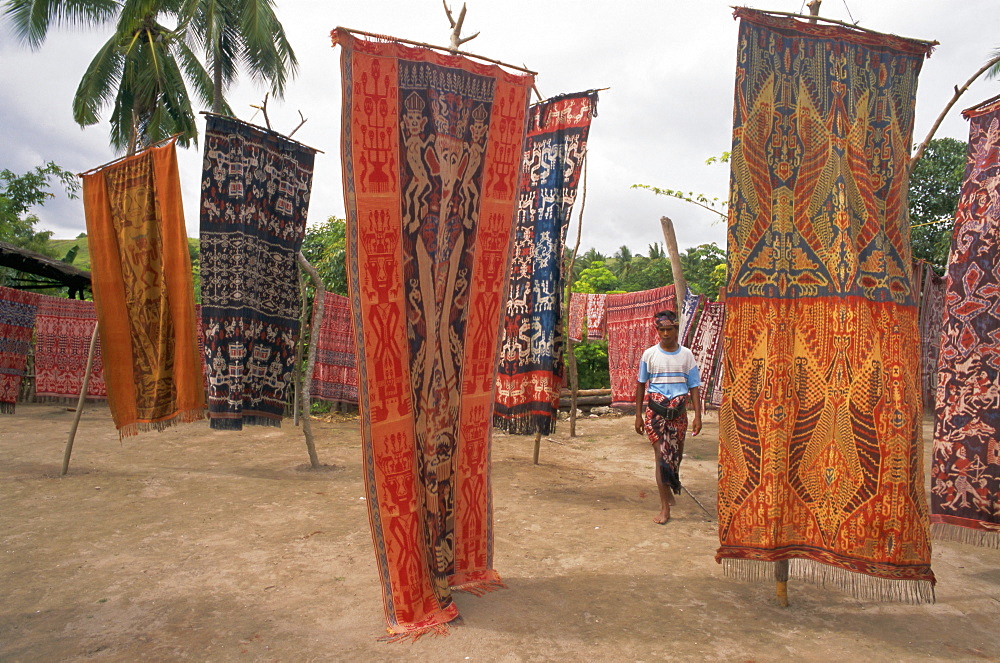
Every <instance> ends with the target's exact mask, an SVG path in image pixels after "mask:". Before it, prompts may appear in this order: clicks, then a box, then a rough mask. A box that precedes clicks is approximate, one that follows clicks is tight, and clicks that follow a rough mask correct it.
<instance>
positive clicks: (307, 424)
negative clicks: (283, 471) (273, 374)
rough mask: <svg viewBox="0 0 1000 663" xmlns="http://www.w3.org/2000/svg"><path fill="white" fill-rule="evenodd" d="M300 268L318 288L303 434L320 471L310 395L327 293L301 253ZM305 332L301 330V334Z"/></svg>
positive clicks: (313, 463) (303, 403) (304, 391)
mask: <svg viewBox="0 0 1000 663" xmlns="http://www.w3.org/2000/svg"><path fill="white" fill-rule="evenodd" d="M298 259H299V266H300V267H302V269H304V270H305V271H306V273H307V274H309V278H311V279H312V282H313V285H314V286H315V287H316V296H315V298H314V299H313V314H312V323H311V324H310V326H309V360H308V361H307V362H306V372H305V376H304V377H303V379H302V398H301V399H300V400H301V406H302V432H303V433H304V434H305V437H306V449H307V450H308V451H309V464H310V465H311V466H312V468H313V469H314V470H315V469H319V456H317V455H316V443H315V442H314V441H313V432H312V422H311V420H310V419H309V411H310V410H311V409H312V396H311V395H310V393H309V392H310V391H311V386H310V383H311V382H312V374H313V368H314V367H315V366H316V345H317V343H318V342H319V327H320V325H321V324H322V322H323V299H324V297H325V296H326V291H325V289H324V288H323V280H322V279H320V277H319V272H317V271H316V268H315V267H313V266H312V265H310V264H309V261H308V260H306V257H305V256H304V255H302V252H301V251H299V255H298ZM304 331H305V330H302V329H300V330H299V334H302V333H303V332H304Z"/></svg>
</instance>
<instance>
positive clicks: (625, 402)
mask: <svg viewBox="0 0 1000 663" xmlns="http://www.w3.org/2000/svg"><path fill="white" fill-rule="evenodd" d="M605 309H606V313H605V315H606V316H607V325H608V371H609V373H610V374H611V405H612V407H616V408H620V409H623V410H628V411H632V410H634V409H635V385H636V379H635V378H636V373H637V371H638V370H639V359H641V358H642V353H643V352H645V350H646V348H648V347H650V346H651V345H654V344H656V343H657V342H658V341H659V337H658V336H657V335H656V327H655V326H654V325H653V314H655V313H657V312H659V311H675V312H676V310H677V300H676V298H675V297H674V286H673V285H672V284H671V285H666V286H663V287H661V288H653V289H652V290H643V291H641V292H626V293H624V294H618V295H608V298H607V300H606V305H605Z"/></svg>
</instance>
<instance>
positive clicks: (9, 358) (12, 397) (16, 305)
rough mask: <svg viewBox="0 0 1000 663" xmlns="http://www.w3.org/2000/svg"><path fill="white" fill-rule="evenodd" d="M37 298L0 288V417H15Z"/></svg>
mask: <svg viewBox="0 0 1000 663" xmlns="http://www.w3.org/2000/svg"><path fill="white" fill-rule="evenodd" d="M39 297H40V295H38V294H36V293H34V292H25V291H24V290H15V289H13V288H7V287H4V286H0V414H14V406H15V404H16V403H17V394H18V392H19V391H20V389H21V379H22V378H23V377H24V370H25V368H27V365H28V353H29V352H30V351H31V334H32V332H33V331H34V329H35V312H36V310H37V309H38V298H39Z"/></svg>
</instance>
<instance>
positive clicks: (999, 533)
mask: <svg viewBox="0 0 1000 663" xmlns="http://www.w3.org/2000/svg"><path fill="white" fill-rule="evenodd" d="M996 527H997V529H996V530H995V531H993V532H989V531H986V530H981V529H972V528H971V527H962V526H961V525H952V524H951V523H932V524H931V538H932V539H937V540H938V541H957V542H958V543H966V544H968V545H970V546H979V547H980V548H993V549H994V550H996V549H1000V525H997V526H996Z"/></svg>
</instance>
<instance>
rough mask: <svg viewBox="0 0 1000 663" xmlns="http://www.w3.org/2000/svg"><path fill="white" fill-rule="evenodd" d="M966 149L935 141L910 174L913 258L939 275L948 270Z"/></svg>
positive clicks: (948, 141) (954, 143) (950, 141)
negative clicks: (932, 267) (924, 262)
mask: <svg viewBox="0 0 1000 663" xmlns="http://www.w3.org/2000/svg"><path fill="white" fill-rule="evenodd" d="M965 157H966V145H965V143H963V142H962V141H959V140H955V139H954V138H935V139H934V140H932V141H930V143H928V144H927V149H926V150H925V151H924V155H923V157H922V158H921V159H920V160H919V161H917V163H916V164H915V165H914V167H913V171H912V172H911V173H910V192H909V203H910V226H911V230H910V243H911V245H912V248H913V257H914V258H919V259H921V260H926V261H927V262H929V263H930V264H932V265H933V266H934V268H935V270H936V271H937V272H938V273H939V274H943V273H944V270H945V269H946V268H947V266H948V251H949V249H950V248H951V235H952V231H953V229H954V227H955V208H956V207H957V205H958V195H959V192H960V191H961V188H962V178H963V177H964V175H965Z"/></svg>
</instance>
